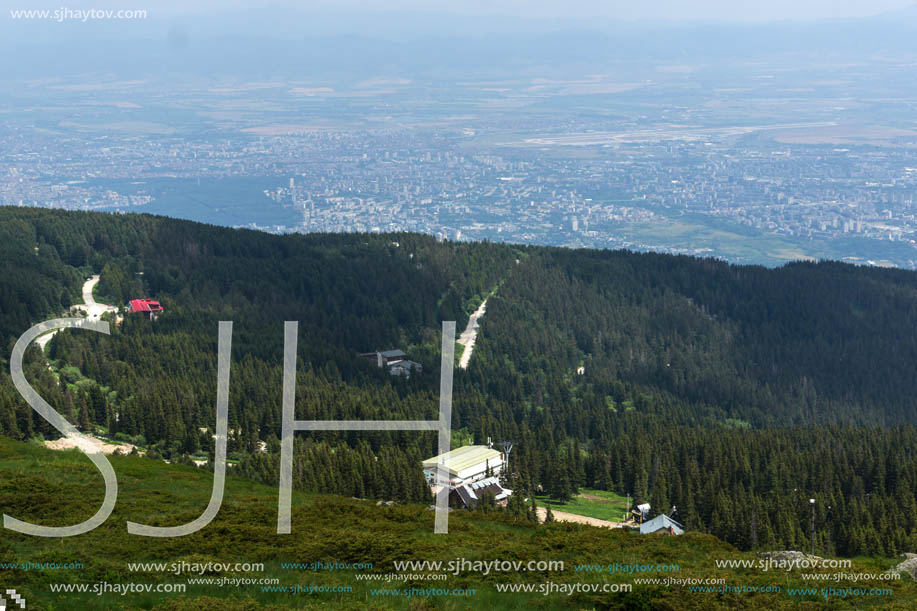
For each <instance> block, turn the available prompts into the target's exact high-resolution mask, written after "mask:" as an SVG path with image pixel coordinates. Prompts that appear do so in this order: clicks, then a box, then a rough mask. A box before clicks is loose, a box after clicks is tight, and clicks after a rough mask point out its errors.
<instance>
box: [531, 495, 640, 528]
mask: <svg viewBox="0 0 917 611" xmlns="http://www.w3.org/2000/svg"><path fill="white" fill-rule="evenodd" d="M536 498H538V497H536ZM538 500H540V501H541V504H542V505H550V506H551V509H556V510H558V511H566V512H567V513H575V514H576V515H578V516H586V517H587V518H598V519H599V520H608V521H610V522H620V521H621V518H622V517H623V515H624V512H625V511H626V510H627V499H626V498H624V497H623V496H619V495H617V494H615V493H614V492H608V491H607V490H590V489H588V488H586V489H584V490H582V491H581V492H580V494H578V495H577V496H575V497H573V498H572V499H570V500H569V501H568V502H566V503H560V502H558V501H554V500H551V499H549V498H547V497H541V498H538Z"/></svg>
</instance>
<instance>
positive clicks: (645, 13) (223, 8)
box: [0, 0, 914, 21]
mask: <svg viewBox="0 0 917 611" xmlns="http://www.w3.org/2000/svg"><path fill="white" fill-rule="evenodd" d="M913 4H914V0H694V1H693V2H686V1H685V0H607V1H598V0H460V1H458V2H451V3H448V2H431V1H430V0H381V1H379V0H377V1H369V0H0V5H2V6H3V7H5V8H12V9H30V8H32V9H56V8H60V7H62V6H63V7H67V8H70V9H82V8H99V9H110V8H137V9H146V10H147V11H148V13H149V16H150V18H155V17H174V16H178V15H190V14H193V13H212V12H227V11H232V10H233V9H258V8H260V9H262V10H263V11H265V12H266V13H268V12H270V11H271V10H272V8H287V9H290V8H295V9H297V10H303V11H309V10H316V9H318V10H323V11H333V12H340V11H360V12H387V11H405V10H408V11H423V12H454V13H461V14H466V15H468V14H487V13H490V14H493V13H502V14H504V15H513V16H520V17H536V18H537V17H562V16H563V17H572V18H582V17H602V18H606V19H614V18H618V19H627V20H632V19H641V20H643V19H646V20H658V19H667V20H703V21H711V20H728V21H762V20H787V19H791V20H800V19H802V20H809V19H819V18H831V17H858V16H867V15H875V14H878V13H882V12H886V11H892V10H896V9H901V8H905V7H907V6H909V5H913Z"/></svg>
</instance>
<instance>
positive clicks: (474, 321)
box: [458, 299, 487, 369]
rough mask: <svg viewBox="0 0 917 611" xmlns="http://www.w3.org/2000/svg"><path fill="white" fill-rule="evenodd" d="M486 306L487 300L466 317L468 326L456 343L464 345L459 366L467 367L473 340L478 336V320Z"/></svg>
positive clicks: (479, 325)
mask: <svg viewBox="0 0 917 611" xmlns="http://www.w3.org/2000/svg"><path fill="white" fill-rule="evenodd" d="M486 307H487V300H486V299H485V300H484V301H482V302H481V305H480V306H478V309H477V310H475V311H474V313H473V314H472V315H471V316H470V317H469V318H468V326H466V327H465V330H464V331H462V334H461V335H460V336H459V338H458V343H460V344H461V345H462V346H464V347H465V350H464V352H462V358H460V359H459V368H461V369H468V362H469V361H471V352H472V351H473V350H474V342H475V340H476V339H477V337H478V329H479V328H480V327H481V324H480V323H479V322H478V321H479V320H480V318H481V317H482V316H484V310H485V309H486Z"/></svg>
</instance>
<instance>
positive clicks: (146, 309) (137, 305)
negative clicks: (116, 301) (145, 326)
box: [128, 299, 162, 320]
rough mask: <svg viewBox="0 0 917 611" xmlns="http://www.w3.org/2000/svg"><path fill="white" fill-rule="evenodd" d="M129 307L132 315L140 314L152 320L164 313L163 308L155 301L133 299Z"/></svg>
mask: <svg viewBox="0 0 917 611" xmlns="http://www.w3.org/2000/svg"><path fill="white" fill-rule="evenodd" d="M129 306H130V307H129V308H128V312H130V313H131V314H136V313H138V312H139V313H141V314H145V315H146V317H147V318H149V319H151V320H152V319H153V318H155V317H156V314H158V313H159V312H162V306H161V305H159V302H158V301H154V300H153V299H131V301H130V304H129Z"/></svg>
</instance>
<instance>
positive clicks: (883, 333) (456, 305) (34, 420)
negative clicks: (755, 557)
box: [0, 208, 917, 556]
mask: <svg viewBox="0 0 917 611" xmlns="http://www.w3.org/2000/svg"><path fill="white" fill-rule="evenodd" d="M0 253H2V260H3V262H4V266H3V272H2V276H0V337H2V340H3V344H4V350H3V353H2V355H0V358H2V359H3V363H2V369H3V372H2V373H0V433H2V434H3V435H5V436H7V437H11V438H13V439H17V440H28V439H34V438H41V437H43V438H46V439H55V438H57V436H58V434H57V431H55V430H54V429H53V428H52V427H51V426H50V425H48V424H47V423H46V422H45V421H44V420H43V419H42V418H41V417H40V416H38V415H37V414H36V413H35V412H33V411H32V410H31V408H29V407H28V405H27V404H26V403H25V401H24V400H22V398H21V397H19V395H18V393H17V392H16V390H15V389H14V387H13V385H12V382H11V379H10V375H9V362H8V359H9V356H10V352H11V350H12V346H13V344H14V343H15V341H16V339H17V338H18V337H19V336H20V335H21V334H22V333H23V332H24V331H25V330H27V329H28V328H29V327H30V326H32V325H33V324H36V323H38V322H40V321H43V320H46V319H49V318H55V317H59V316H61V315H64V313H65V312H66V311H67V309H68V308H69V306H70V305H71V304H74V303H79V302H80V300H81V297H80V291H81V287H82V285H83V282H84V281H85V279H86V278H87V277H89V276H90V275H92V274H101V281H100V283H99V285H98V288H97V297H96V298H97V299H98V300H99V301H101V302H104V303H112V304H116V305H123V304H124V303H125V302H127V301H128V300H130V299H132V298H137V297H150V298H153V299H157V300H159V301H160V302H161V303H162V304H163V307H164V310H165V311H164V312H163V314H162V315H160V316H159V317H158V318H157V319H156V320H152V321H151V320H147V319H146V318H144V317H142V316H133V315H126V316H125V317H124V320H123V322H122V323H121V324H120V325H112V333H111V335H110V336H105V335H102V334H98V333H91V332H85V331H78V330H74V331H65V332H61V333H59V334H57V335H56V336H55V337H54V339H52V340H51V342H50V343H49V344H48V348H47V353H46V355H42V354H41V353H40V351H39V350H38V348H35V347H33V348H32V349H30V351H29V354H28V355H27V359H26V372H27V377H28V378H29V380H30V382H31V383H32V385H33V386H34V387H35V388H36V390H37V391H38V392H39V394H40V395H41V396H42V397H44V398H45V400H47V401H48V402H49V403H50V404H51V405H52V406H53V407H54V408H55V409H57V410H58V411H59V412H60V413H61V414H63V415H64V416H65V417H67V418H68V419H69V420H70V421H71V422H72V423H73V424H74V425H75V426H77V427H78V428H81V429H83V430H92V431H94V432H97V433H100V434H101V433H104V434H105V435H106V436H108V437H110V438H114V439H122V440H127V441H131V442H132V443H134V444H136V445H138V446H141V447H143V448H145V449H146V450H147V452H146V455H147V456H148V457H149V458H151V459H162V458H164V459H168V460H170V461H172V462H189V461H190V460H191V458H192V457H200V456H206V455H207V454H212V452H213V447H212V431H213V426H214V420H215V413H214V412H215V408H214V406H215V401H216V358H217V357H216V355H217V324H218V322H219V321H221V320H232V321H233V325H234V329H233V343H232V369H231V380H230V395H229V429H230V437H229V454H230V458H231V459H232V463H233V465H234V466H233V469H235V472H236V473H238V474H241V475H244V476H246V477H249V478H251V479H254V480H257V481H261V482H265V483H269V484H274V485H276V482H277V480H278V465H279V458H278V448H279V441H278V437H279V436H280V409H281V389H280V386H281V362H282V355H283V322H284V321H287V320H296V321H298V322H299V342H298V359H299V366H298V380H297V392H296V417H297V419H349V420H370V419H377V420H383V419H428V418H435V417H436V413H437V406H438V389H439V359H440V354H439V351H440V341H441V336H440V326H441V324H440V323H441V322H442V321H444V320H455V321H456V324H457V328H458V329H459V330H461V329H463V328H464V326H465V324H466V322H467V320H468V316H469V314H470V313H471V312H472V311H473V310H474V309H475V308H477V306H478V305H479V304H480V303H481V301H483V300H484V299H485V298H488V302H487V311H486V315H485V316H484V317H483V319H482V321H481V331H480V334H479V336H478V340H477V344H476V347H475V350H474V353H473V358H472V359H471V362H470V366H469V367H468V369H466V370H461V369H456V370H455V383H454V393H453V396H454V399H453V428H454V431H455V434H454V437H455V440H456V441H457V442H458V441H459V440H465V441H468V440H473V441H474V442H475V443H485V442H486V440H487V438H492V439H493V440H495V441H496V440H511V441H513V442H514V450H513V454H512V471H513V472H514V473H513V475H512V476H511V477H512V480H513V481H512V484H513V485H512V486H510V487H513V488H517V489H519V490H522V491H523V492H530V493H534V492H535V491H544V492H546V493H547V494H550V495H553V496H556V497H558V498H563V497H565V496H569V495H570V494H571V493H572V492H573V491H575V490H577V489H578V488H595V489H600V490H610V491H615V492H617V493H619V494H622V495H625V494H626V495H629V496H630V497H631V498H632V499H635V500H636V501H638V502H649V503H651V504H652V506H653V507H654V508H656V509H657V510H658V511H669V510H670V509H671V508H672V507H673V506H674V507H675V508H677V509H676V513H675V517H676V518H677V519H679V520H680V521H681V522H682V523H684V524H685V525H686V526H687V528H688V529H690V530H694V531H702V532H709V533H711V534H714V535H716V536H717V537H719V538H721V539H723V540H725V541H727V542H730V543H732V544H734V545H736V546H737V547H739V548H740V549H755V550H757V549H768V550H772V549H800V548H802V547H804V546H805V545H806V543H807V542H808V532H809V526H810V525H809V520H810V506H809V502H808V499H809V498H815V499H816V503H815V508H816V517H815V523H816V533H817V540H816V543H817V548H818V551H820V552H823V553H828V554H837V555H849V556H854V555H883V556H890V555H894V554H897V553H900V552H904V551H917V503H915V493H917V376H915V375H913V372H914V371H915V370H917V334H915V333H914V331H913V330H914V329H915V328H917V274H915V273H913V272H907V271H900V270H891V269H878V268H866V267H855V266H851V265H847V264H840V263H834V262H819V263H791V264H788V265H785V266H783V267H781V268H778V269H765V268H763V267H754V266H735V265H729V264H726V263H723V262H721V261H716V260H712V259H697V258H690V257H677V256H668V255H661V254H640V253H633V252H626V251H594V250H567V249H557V248H543V247H526V246H516V245H504V244H494V243H486V242H485V243H455V242H437V241H436V240H434V239H433V238H431V237H427V236H421V235H417V234H349V235H330V234H312V235H285V236H275V235H268V234H264V233H258V232H253V231H248V230H233V229H227V228H219V227H214V226H208V225H202V224H196V223H190V222H186V221H178V220H173V219H167V218H161V217H153V216H149V215H108V214H96V213H70V212H61V211H47V210H36V209H24V208H0ZM107 316H108V315H107ZM389 348H397V349H401V350H404V351H405V352H406V353H407V354H408V355H409V358H411V359H413V360H414V361H417V362H419V363H420V364H421V365H422V366H423V373H422V374H419V375H412V376H410V377H409V378H404V377H394V376H390V375H388V373H387V372H386V371H384V370H383V369H379V368H377V367H376V366H375V365H374V364H373V363H370V362H369V361H367V360H366V359H363V358H360V357H358V356H357V355H358V353H362V352H369V351H375V350H384V349H389ZM48 362H50V363H51V365H52V369H53V371H52V370H49V368H48ZM434 454H436V437H435V434H434V433H417V432H372V433H357V432H322V433H312V434H307V433H303V432H300V433H297V435H296V445H295V454H294V480H295V483H296V485H297V486H298V487H299V488H301V489H303V490H309V491H316V492H328V493H335V494H340V495H345V496H355V497H360V498H364V497H368V498H378V499H395V500H402V501H410V502H421V503H429V502H430V496H429V489H428V488H427V486H426V484H425V482H424V478H423V473H422V470H421V468H420V462H421V461H422V460H423V459H424V458H427V457H429V456H432V455H434ZM516 510H520V511H522V510H524V508H522V509H519V508H518V507H516V508H510V511H516Z"/></svg>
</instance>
